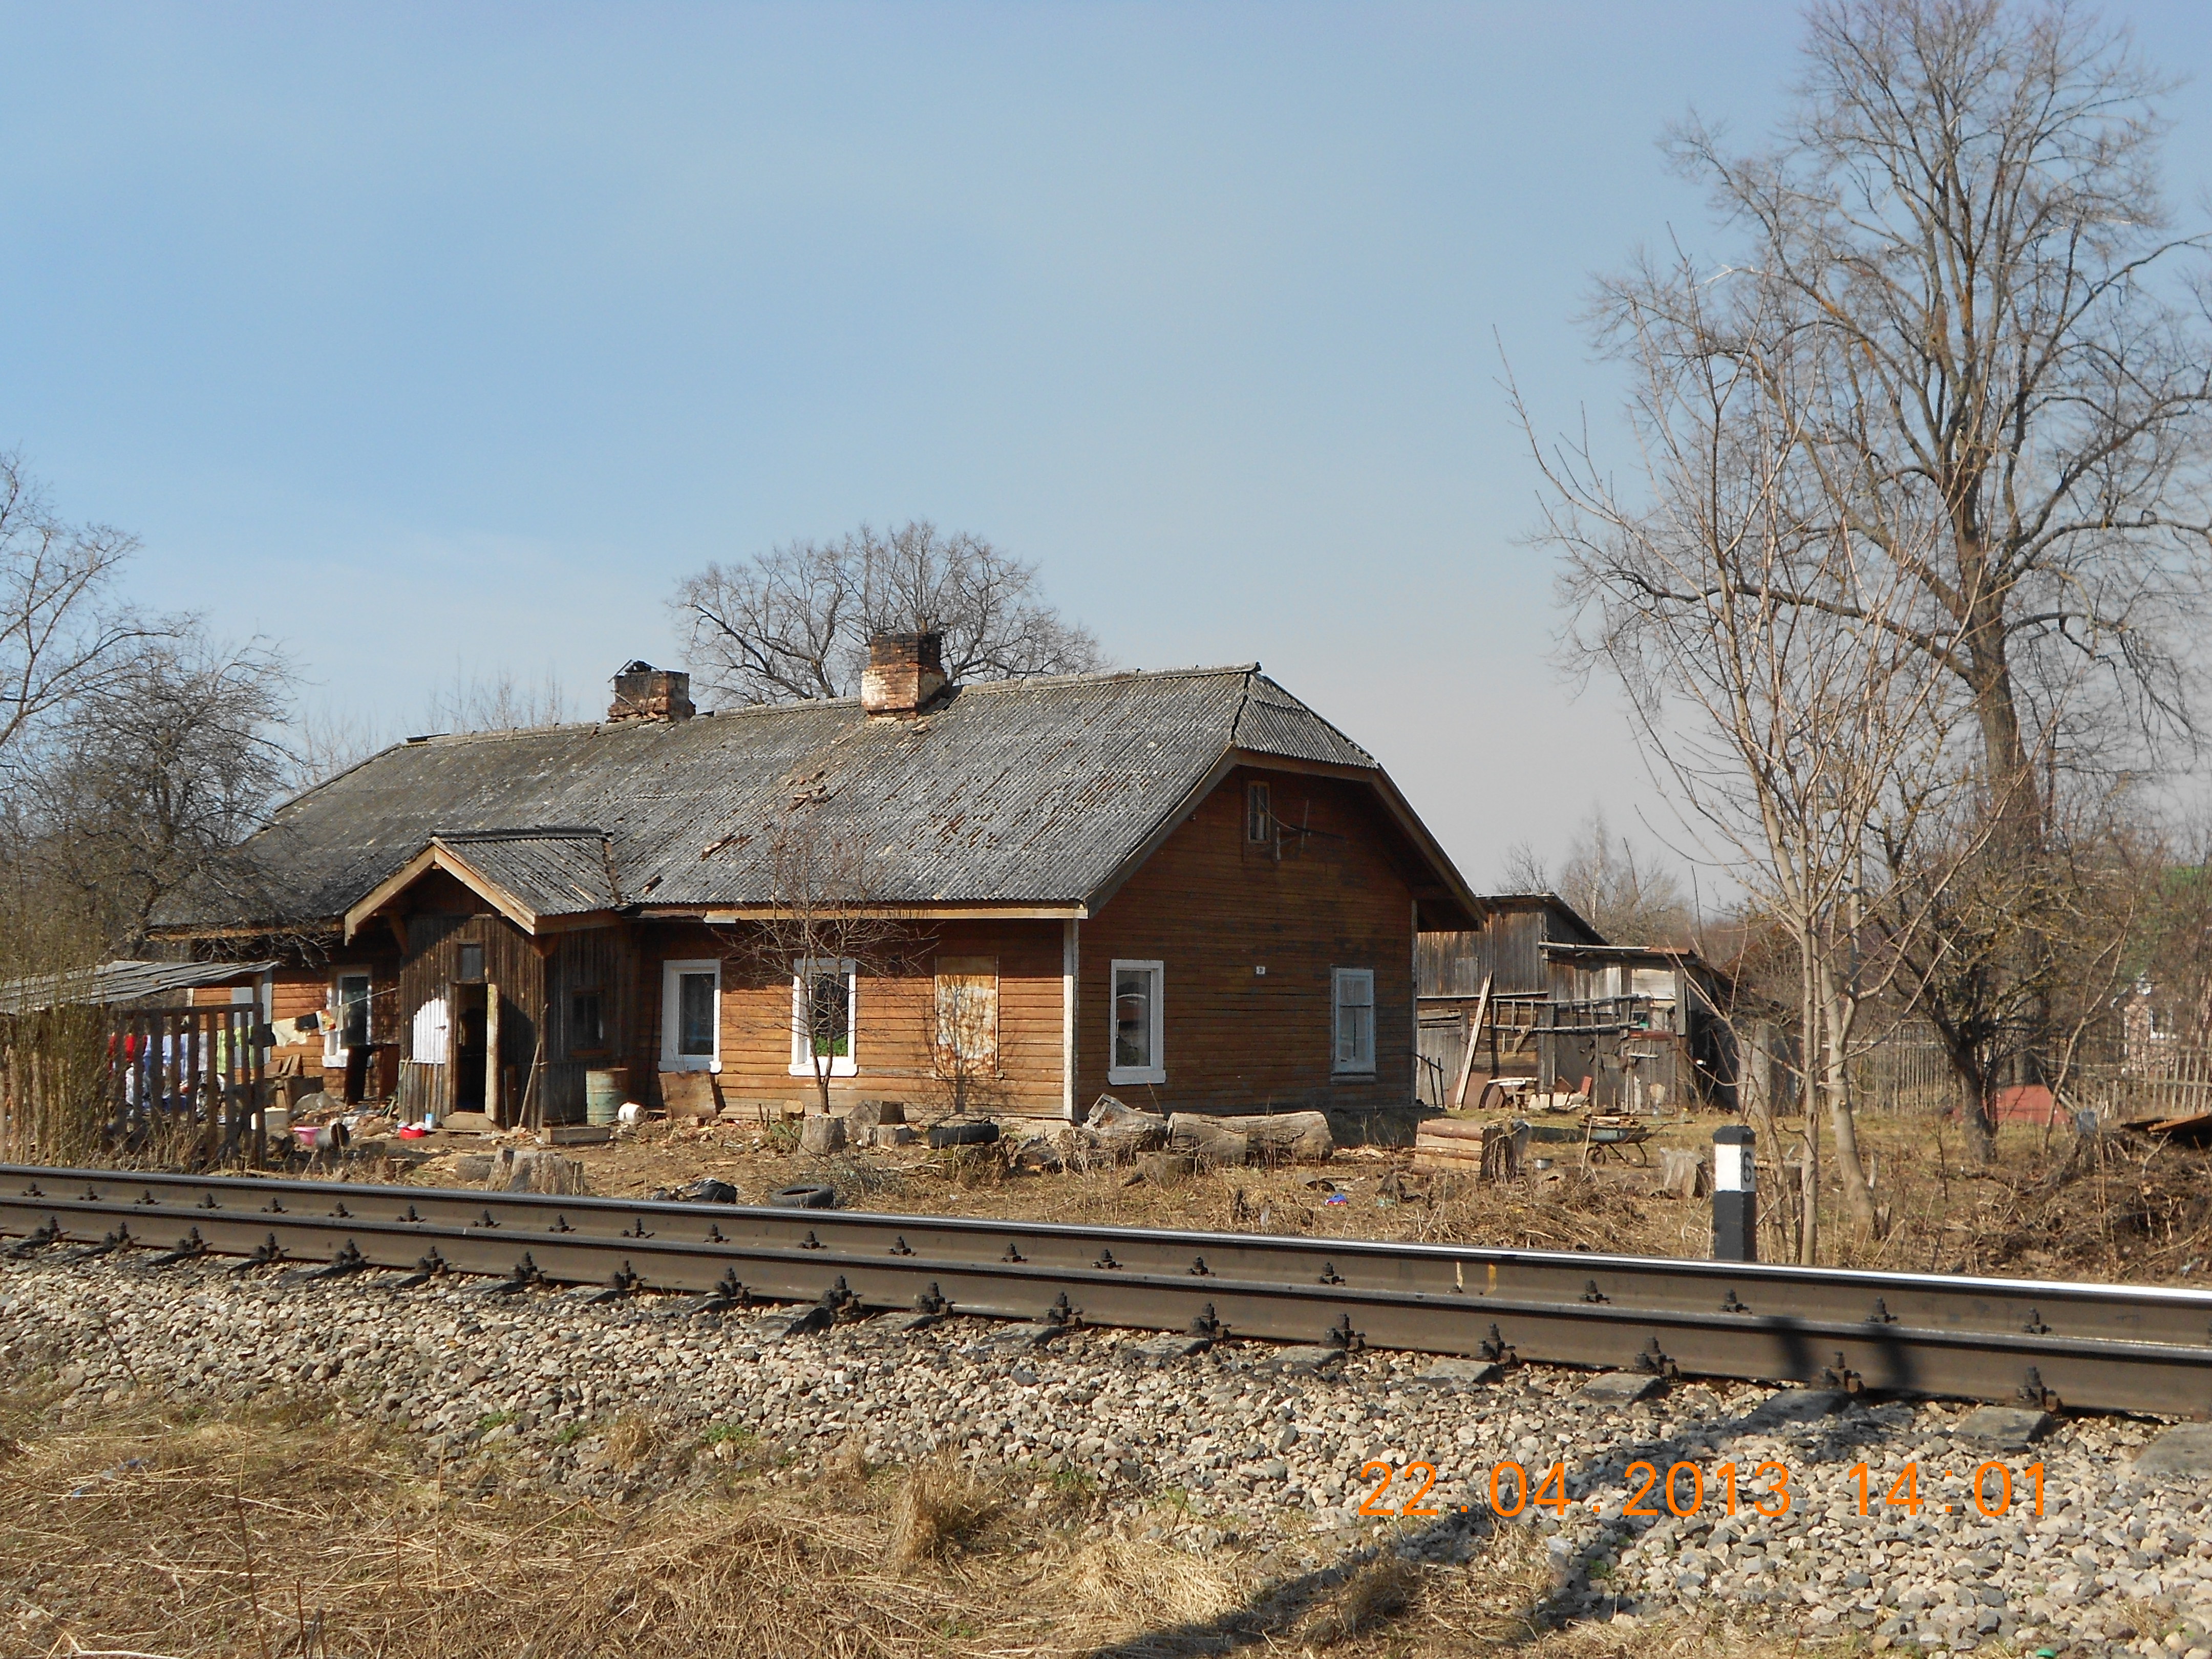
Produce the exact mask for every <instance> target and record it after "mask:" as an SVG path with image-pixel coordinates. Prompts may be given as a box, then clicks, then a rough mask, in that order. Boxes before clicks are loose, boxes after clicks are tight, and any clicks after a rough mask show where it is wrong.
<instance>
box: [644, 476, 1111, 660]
mask: <svg viewBox="0 0 2212 1659" xmlns="http://www.w3.org/2000/svg"><path fill="white" fill-rule="evenodd" d="M671 610H672V611H674V612H675V614H676V617H677V618H678V622H679V623H680V625H681V626H682V627H683V628H684V630H685V633H686V635H687V637H688V641H689V649H690V660H691V663H692V671H693V672H694V673H695V674H696V676H697V677H698V678H699V681H700V684H702V686H704V687H708V688H710V689H712V690H715V691H718V692H720V693H721V694H722V695H724V696H729V697H733V698H735V699H736V700H737V701H738V702H740V703H772V702H805V701H807V700H809V699H811V698H819V697H843V696H852V695H853V694H854V692H855V691H857V690H858V689H859V687H860V671H861V669H862V668H863V667H864V666H865V665H866V662H867V656H868V641H869V639H870V638H871V637H872V636H873V635H878V634H896V633H914V634H919V633H928V632H932V631H935V632H939V633H941V634H942V635H944V636H945V672H946V673H947V674H948V675H949V676H950V677H951V678H952V679H954V680H978V679H1021V678H1028V677H1030V676H1033V675H1038V674H1073V673H1085V672H1088V671H1091V670H1093V669H1096V668H1098V667H1101V666H1103V663H1104V658H1103V656H1102V654H1101V653H1100V652H1099V649H1098V641H1097V640H1096V639H1094V638H1093V637H1092V636H1091V634H1090V632H1089V631H1088V630H1087V629H1083V628H1081V627H1079V626H1078V625H1076V624H1075V623H1070V622H1068V621H1066V619H1065V618H1063V617H1061V616H1060V612H1059V611H1057V610H1055V609H1054V607H1053V606H1051V605H1048V604H1046V603H1045V601H1044V599H1043V598H1042V594H1041V592H1039V590H1038V587H1037V583H1036V566H1035V565H1033V564H1025V563H1024V562H1022V561H1020V560H1018V559H1016V558H1014V557H1012V556H1010V555H1008V554H1006V552H1004V551H1002V550H1000V549H999V548H996V547H994V546H993V545H992V544H990V543H989V542H987V541H986V540H984V539H983V538H981V537H980V536H975V535H970V534H969V533H967V532H956V533H953V534H951V535H947V534H945V533H944V532H940V531H939V530H938V529H937V527H936V526H933V525H931V524H928V523H927V522H924V521H920V520H917V521H915V522H913V523H909V524H905V525H902V526H899V527H898V528H897V529H896V530H894V531H891V532H890V533H889V534H887V535H878V534H877V533H876V532H874V531H873V530H872V529H870V528H869V527H868V526H866V525H862V526H860V528H859V529H858V530H856V531H854V532H852V533H850V534H849V535H847V536H845V537H842V538H840V539H838V540H836V541H834V542H811V541H809V542H792V543H787V544H785V545H783V546H781V547H776V548H772V549H770V550H769V551H768V552H766V553H763V554H761V555H759V556H756V557H754V558H751V559H749V560H747V561H745V562H744V563H742V564H735V565H730V566H723V565H720V564H710V565H708V567H707V568H705V569H704V570H702V571H701V572H699V573H698V574H696V575H693V576H689V577H686V578H685V579H684V580H683V582H682V583H680V584H679V585H678V588H677V592H676V597H675V598H674V599H673V600H672V601H671Z"/></svg>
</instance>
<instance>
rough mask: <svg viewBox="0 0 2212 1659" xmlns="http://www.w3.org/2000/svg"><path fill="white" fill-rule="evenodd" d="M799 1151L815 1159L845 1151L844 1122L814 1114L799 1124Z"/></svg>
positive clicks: (817, 1113) (822, 1114) (837, 1118)
mask: <svg viewBox="0 0 2212 1659" xmlns="http://www.w3.org/2000/svg"><path fill="white" fill-rule="evenodd" d="M844 1150H845V1120H844V1119H843V1118H842V1117H830V1116H829V1115H826V1114H824V1113H821V1112H815V1113H812V1114H810V1115H808V1116H806V1117H804V1118H801V1119H800V1120H799V1151H800V1152H806V1153H809V1154H811V1155H812V1156H813V1157H816V1158H823V1157H826V1156H827V1155H828V1154H829V1153H831V1152H843V1151H844Z"/></svg>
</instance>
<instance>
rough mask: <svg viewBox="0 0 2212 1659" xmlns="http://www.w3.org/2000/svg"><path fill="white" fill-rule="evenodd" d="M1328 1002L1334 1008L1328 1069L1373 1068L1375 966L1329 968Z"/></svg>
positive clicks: (1342, 1070) (1351, 1070)
mask: <svg viewBox="0 0 2212 1659" xmlns="http://www.w3.org/2000/svg"><path fill="white" fill-rule="evenodd" d="M1329 1003H1330V1006H1331V1008H1332V1009H1333V1011H1334V1016H1335V1018H1334V1025H1335V1047H1334V1050H1333V1051H1332V1058H1331V1060H1330V1062H1329V1070H1330V1071H1332V1072H1364V1073H1372V1072H1373V1071H1374V1070H1375V970H1374V969H1372V968H1336V969H1330V972H1329Z"/></svg>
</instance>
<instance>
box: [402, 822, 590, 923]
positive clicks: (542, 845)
mask: <svg viewBox="0 0 2212 1659" xmlns="http://www.w3.org/2000/svg"><path fill="white" fill-rule="evenodd" d="M437 839H438V842H439V844H440V845H441V846H442V847H444V848H447V850H448V851H450V852H451V853H452V854H453V856H454V857H456V858H458V859H459V860H461V861H462V862H463V863H464V864H465V865H467V866H469V868H471V870H474V871H476V872H478V873H479V874H481V875H482V876H483V878H485V879H486V880H487V881H490V882H493V883H495V884H497V885H498V886H500V887H501V889H503V890H505V891H507V892H509V893H512V894H513V896H515V897H516V898H518V899H520V900H521V901H522V902H523V903H524V904H526V905H527V906H528V907H529V908H530V909H531V910H532V911H533V912H535V913H536V914H537V915H541V916H573V915H582V914H584V913H585V912H586V911H591V910H611V909H613V908H615V907H616V906H617V905H618V904H620V903H621V902H622V893H621V891H620V890H618V889H617V887H616V885H615V874H614V867H613V854H612V850H611V847H610V846H609V843H608V841H607V838H606V837H605V836H603V835H601V834H600V833H599V831H598V830H596V829H515V830H495V831H493V832H491V833H489V834H484V835H469V834H460V835H441V836H439V837H438V838H437Z"/></svg>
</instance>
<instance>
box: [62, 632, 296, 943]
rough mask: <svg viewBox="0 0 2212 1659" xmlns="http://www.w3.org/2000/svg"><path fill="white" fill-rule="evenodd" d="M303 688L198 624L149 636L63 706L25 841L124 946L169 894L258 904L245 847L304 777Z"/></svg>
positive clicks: (266, 659)
mask: <svg viewBox="0 0 2212 1659" xmlns="http://www.w3.org/2000/svg"><path fill="white" fill-rule="evenodd" d="M289 689H290V678H289V674H288V673H287V671H286V670H285V668H284V666H283V663H282V662H281V661H280V660H279V659H277V658H276V656H275V655H274V653H271V652H270V651H268V650H267V649H265V648H264V647H260V646H258V645H248V646H245V647H234V648H225V647H218V646H215V645H213V644H210V643H209V642H207V641H204V639H202V638H201V637H200V636H199V635H197V632H194V633H190V634H187V635H185V636H184V637H182V638H173V639H164V640H155V641H141V642H140V643H139V645H138V647H137V648H136V649H135V650H133V651H131V653H128V655H127V656H125V658H123V659H121V660H119V661H118V663H117V664H116V665H114V666H113V667H112V669H111V670H110V671H107V672H105V673H104V674H103V675H102V676H101V677H100V683H99V684H98V685H97V688H96V689H95V690H90V691H84V692H80V694H79V695H77V696H75V697H73V698H72V699H71V700H70V702H69V703H68V704H67V705H66V707H65V708H63V709H61V710H60V711H58V713H57V714H56V715H55V717H54V719H53V720H52V722H51V725H50V728H49V729H48V730H47V731H46V732H45V733H44V734H43V736H42V738H41V742H40V745H39V753H40V758H39V761H38V763H36V764H35V765H34V766H33V767H32V768H30V769H28V773H27V778H26V779H25V792H24V793H25V798H26V799H27V815H26V822H24V823H23V824H22V826H21V827H22V828H23V829H25V830H26V831H27V834H28V843H27V848H26V849H25V850H26V852H27V859H28V862H29V863H30V864H31V866H33V867H34V868H36V869H37V870H38V871H39V872H40V873H41V875H43V876H44V877H45V878H47V879H49V880H50V881H51V882H52V884H55V885H56V886H57V887H58V888H59V889H61V890H64V891H65V892H67V893H69V894H70V895H73V896H75V898H76V901H77V902H79V903H81V904H82V905H83V906H84V907H85V908H86V909H87V910H88V913H90V914H92V915H95V916H96V917H97V918H98V919H99V922H100V927H101V930H102V932H103V933H105V934H106V937H107V939H109V941H110V943H111V945H112V947H113V948H117V949H120V950H122V951H125V952H126V953H135V952H137V951H139V950H141V949H142V948H143V946H144V945H145V943H146V941H147V939H148V937H149V933H150V931H151V928H152V925H153V921H154V918H155V913H156V912H157V911H158V910H159V909H160V908H161V905H162V903H163V902H165V901H166V900H167V899H168V898H170V897H171V896H174V895H177V894H179V893H182V892H185V891H186V890H195V891H198V892H203V893H206V894H211V895H212V894H219V895H220V896H223V897H225V898H227V899H228V900H230V901H231V902H233V903H234V904H235V905H240V906H242V907H244V908H245V912H246V914H258V911H259V908H261V907H260V906H259V904H258V901H259V899H260V897H261V895H260V893H259V891H258V885H257V883H256V876H255V872H254V871H253V869H252V866H251V864H250V861H247V860H241V859H240V857H239V855H238V854H237V852H236V850H235V849H236V848H238V846H239V844H240V842H243V841H244V840H245V839H246V836H249V835H251V834H252V832H253V831H254V830H255V829H258V828H259V827H260V826H261V824H262V823H264V821H265V818H266V815H267V813H268V811H269V809H270V805H271V804H272V803H273V802H274V800H275V799H276V796H277V794H278V793H279V791H280V790H281V789H282V787H283V785H284V783H285V782H286V781H287V780H288V778H289V775H290V771H291V767H292V757H291V756H290V755H289V753H288V751H287V750H285V749H284V748H283V745H282V744H281V743H280V742H279V741H278V733H279V732H280V730H281V728H282V726H283V721H284V720H285V717H286V715H287V714H288V713H289V706H288V702H289Z"/></svg>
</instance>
